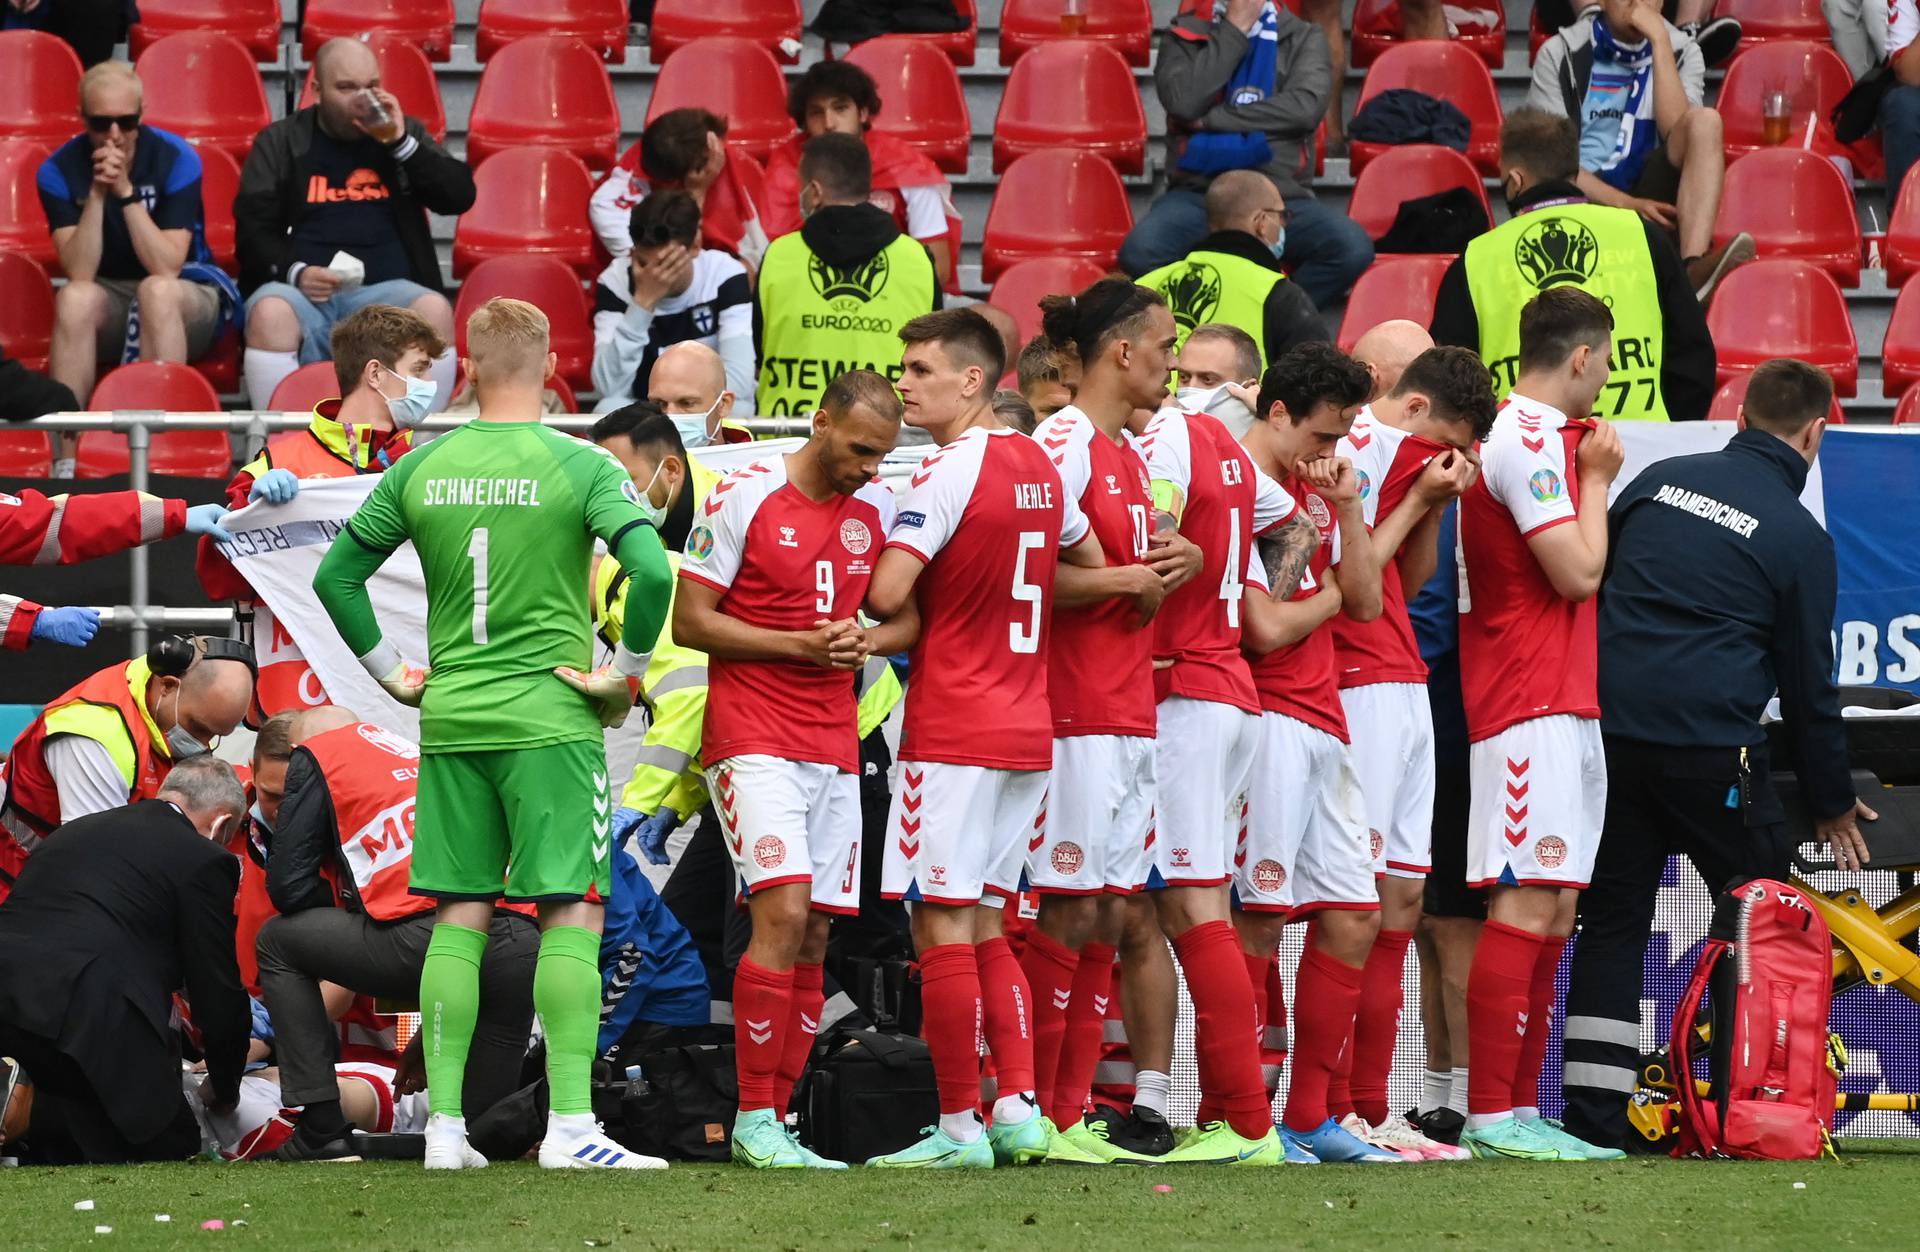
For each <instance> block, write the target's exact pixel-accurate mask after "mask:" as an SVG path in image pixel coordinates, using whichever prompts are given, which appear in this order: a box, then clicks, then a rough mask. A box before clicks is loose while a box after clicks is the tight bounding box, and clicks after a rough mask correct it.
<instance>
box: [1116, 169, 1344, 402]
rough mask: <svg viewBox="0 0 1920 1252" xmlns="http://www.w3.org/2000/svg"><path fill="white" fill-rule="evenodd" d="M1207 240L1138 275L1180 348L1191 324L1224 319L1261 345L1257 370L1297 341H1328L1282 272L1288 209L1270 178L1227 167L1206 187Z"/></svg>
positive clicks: (1301, 292)
mask: <svg viewBox="0 0 1920 1252" xmlns="http://www.w3.org/2000/svg"><path fill="white" fill-rule="evenodd" d="M1206 205H1207V230H1208V231H1209V232H1210V233H1209V234H1208V235H1207V236H1206V238H1204V239H1202V240H1201V241H1200V242H1199V244H1198V245H1197V246H1196V247H1195V248H1194V249H1193V251H1191V252H1189V253H1188V254H1187V255H1186V256H1185V257H1183V258H1182V259H1180V260H1178V261H1175V262H1174V263H1173V264H1171V265H1163V266H1161V267H1160V268H1159V269H1157V270H1153V271H1152V272H1150V273H1147V274H1143V275H1141V277H1140V285H1141V286H1143V287H1151V288H1152V289H1153V290H1155V291H1157V292H1159V293H1160V294H1161V295H1162V296H1164V297H1166V301H1167V307H1168V308H1170V309H1172V310H1173V320H1174V324H1175V325H1176V326H1178V327H1179V330H1180V343H1181V345H1182V346H1184V345H1185V343H1186V338H1187V335H1188V334H1190V333H1191V332H1192V330H1193V328H1194V327H1196V326H1202V325H1205V324H1207V323H1209V322H1224V323H1226V324H1227V325H1229V326H1235V327H1238V328H1239V329H1240V330H1242V331H1245V332H1246V333H1247V334H1248V335H1249V336H1251V337H1252V339H1253V341H1254V343H1256V344H1258V345H1259V346H1260V350H1261V360H1260V369H1259V370H1256V371H1255V375H1254V376H1255V377H1256V378H1257V377H1258V376H1259V375H1260V373H1261V372H1263V371H1264V370H1265V369H1266V364H1267V362H1268V361H1272V360H1275V359H1277V358H1278V357H1279V356H1281V354H1283V353H1285V352H1286V351H1287V350H1288V349H1290V348H1292V347H1293V346H1294V345H1295V344H1301V343H1308V342H1311V341H1315V340H1319V341H1325V340H1326V338H1327V329H1326V326H1325V325H1324V324H1322V322H1321V320H1320V315H1319V313H1318V312H1317V311H1316V310H1315V308H1314V305H1313V299H1312V297H1310V296H1308V295H1307V293H1306V291H1305V289H1304V288H1302V287H1301V286H1300V285H1299V284H1297V283H1294V282H1291V281H1289V280H1288V278H1287V276H1286V274H1285V273H1284V272H1282V270H1281V268H1280V257H1281V254H1282V253H1283V252H1284V251H1285V250H1286V244H1287V205H1286V201H1284V200H1282V199H1281V198H1280V189H1279V188H1278V187H1276V186H1274V185H1273V180H1271V179H1269V178H1268V177H1267V176H1266V175H1264V174H1259V173H1256V172H1254V171H1253V170H1229V171H1228V172H1227V173H1225V174H1222V175H1220V176H1219V177H1218V178H1216V179H1214V180H1213V185H1212V186H1210V187H1208V188H1207V196H1206Z"/></svg>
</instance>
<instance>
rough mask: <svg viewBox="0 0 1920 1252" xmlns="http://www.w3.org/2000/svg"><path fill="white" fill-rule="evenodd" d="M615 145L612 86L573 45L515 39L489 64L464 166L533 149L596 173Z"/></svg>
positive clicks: (603, 70) (588, 52)
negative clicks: (557, 152)
mask: <svg viewBox="0 0 1920 1252" xmlns="http://www.w3.org/2000/svg"><path fill="white" fill-rule="evenodd" d="M665 77H666V76H665V75H664V74H662V75H661V78H662V80H663V81H664V79H665ZM659 94H660V88H659V86H657V85H656V86H655V87H654V95H655V96H656V97H657V96H658V95H659ZM619 144H620V106H619V105H618V104H617V103H616V102H615V100H614V98H613V80H612V79H610V78H608V77H607V67H606V66H604V65H602V64H601V63H600V57H599V54H598V53H596V52H594V50H593V49H592V48H589V47H587V45H586V44H584V43H581V42H580V41H579V40H578V39H572V38H567V37H563V36H548V35H535V36H533V37H531V38H528V39H516V40H514V41H513V42H512V43H510V44H508V45H507V46H506V47H504V48H502V49H500V51H499V53H498V54H496V55H495V56H494V58H493V60H491V61H489V62H487V68H486V69H485V70H484V71H483V72H482V73H481V75H480V88H479V90H478V91H477V92H475V93H474V97H473V112H472V116H471V119H470V120H469V122H468V129H467V160H468V162H470V163H471V164H472V165H473V166H474V167H475V168H476V169H477V168H478V167H479V166H480V163H481V162H483V161H485V160H486V159H487V158H488V157H490V156H492V155H493V154H494V153H496V152H501V151H504V150H505V149H507V148H524V147H539V148H559V149H561V150H562V151H564V152H571V153H573V154H574V155H575V156H577V157H579V158H580V159H581V160H582V161H584V162H586V165H587V168H588V169H590V170H593V171H595V172H596V173H601V172H604V171H606V170H608V169H610V168H612V166H613V158H614V154H615V152H616V151H617V149H618V148H619Z"/></svg>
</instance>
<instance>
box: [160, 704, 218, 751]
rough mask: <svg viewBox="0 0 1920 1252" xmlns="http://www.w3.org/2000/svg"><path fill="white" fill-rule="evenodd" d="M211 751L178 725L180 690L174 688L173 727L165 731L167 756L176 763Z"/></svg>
mask: <svg viewBox="0 0 1920 1252" xmlns="http://www.w3.org/2000/svg"><path fill="white" fill-rule="evenodd" d="M211 751H213V749H212V748H210V747H208V746H207V745H206V744H204V743H201V742H200V741H199V740H198V739H195V738H194V737H193V736H192V735H190V734H188V733H187V730H186V728H185V727H183V726H181V725H180V689H179V688H178V687H176V688H174V691H173V726H172V728H171V729H169V730H168V731H167V755H168V756H170V757H172V758H173V760H174V761H175V762H176V763H178V762H180V761H184V760H186V759H187V758H188V757H194V756H204V755H205V754H207V753H209V752H211Z"/></svg>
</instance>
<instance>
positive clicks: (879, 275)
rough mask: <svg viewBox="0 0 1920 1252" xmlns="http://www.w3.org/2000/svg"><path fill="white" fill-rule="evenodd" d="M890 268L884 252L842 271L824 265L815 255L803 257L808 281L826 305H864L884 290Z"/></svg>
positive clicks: (817, 255) (818, 255) (818, 256)
mask: <svg viewBox="0 0 1920 1252" xmlns="http://www.w3.org/2000/svg"><path fill="white" fill-rule="evenodd" d="M891 268H892V267H891V266H890V264H889V263H888V261H887V254H886V253H885V252H884V251H881V252H877V253H875V254H874V255H873V258H872V259H871V260H867V261H863V262H861V263H860V264H858V265H850V266H845V267H842V266H838V265H831V264H829V263H827V262H826V261H824V260H822V259H821V257H820V254H819V253H817V252H814V253H810V254H809V255H808V257H807V278H808V280H809V281H810V282H812V283H813V289H814V290H815V291H817V292H819V293H820V298H821V299H822V300H826V301H830V302H831V301H835V300H857V301H859V302H860V303H861V304H866V303H867V302H868V301H870V300H872V299H873V298H874V297H875V296H877V295H879V294H880V293H881V292H883V291H885V290H886V289H887V275H888V271H889V270H890V269H891Z"/></svg>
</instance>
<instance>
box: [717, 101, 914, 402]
mask: <svg viewBox="0 0 1920 1252" xmlns="http://www.w3.org/2000/svg"><path fill="white" fill-rule="evenodd" d="M872 191H873V163H872V160H871V158H869V157H868V155H867V145H866V144H865V143H863V142H861V141H860V140H859V139H857V138H855V137H854V136H852V135H841V134H825V135H821V136H820V137H819V138H817V139H810V140H808V141H807V148H806V151H805V153H803V154H802V156H801V158H800V215H801V216H802V217H803V218H805V219H806V224H805V225H804V226H802V227H801V228H800V229H799V230H798V231H796V232H794V233H793V234H791V235H782V236H781V237H780V238H778V239H776V240H774V241H773V243H772V244H770V245H768V247H767V258H766V265H765V266H764V267H763V268H762V269H761V271H760V288H759V291H758V292H756V293H755V298H754V306H753V339H754V357H755V358H756V359H757V360H758V361H759V362H760V391H759V395H758V398H757V400H756V402H755V408H756V409H757V411H758V412H760V413H761V414H764V415H768V416H774V417H784V416H787V415H790V414H799V415H806V414H811V413H812V412H813V411H814V410H815V409H817V408H818V407H819V405H820V394H821V393H822V392H823V391H825V390H826V388H827V384H828V383H830V382H832V381H833V380H834V379H835V378H836V377H838V376H839V375H840V374H843V373H846V372H848V371H850V370H856V369H866V370H872V371H874V372H875V373H877V374H884V375H886V376H887V377H889V378H896V377H898V376H899V374H900V354H901V352H902V350H903V349H902V347H901V343H900V338H899V336H898V335H896V334H895V333H894V332H895V331H896V330H898V329H899V328H900V327H902V326H904V325H906V324H907V323H908V322H909V321H911V320H912V319H914V318H916V317H918V316H919V315H920V314H922V313H926V312H929V311H930V310H933V309H937V308H939V307H940V301H941V288H940V273H939V270H938V269H937V268H936V267H935V265H934V260H933V254H932V253H930V252H928V251H927V248H926V245H925V244H922V243H921V242H920V241H919V240H917V239H914V238H913V237H912V236H911V235H907V234H905V233H903V232H902V231H901V230H900V228H899V227H898V226H896V225H894V222H893V219H892V218H891V217H889V216H887V214H886V212H885V211H884V210H882V209H879V208H876V207H875V206H874V205H873V203H872V202H871V201H870V199H869V197H870V196H871V194H872Z"/></svg>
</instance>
